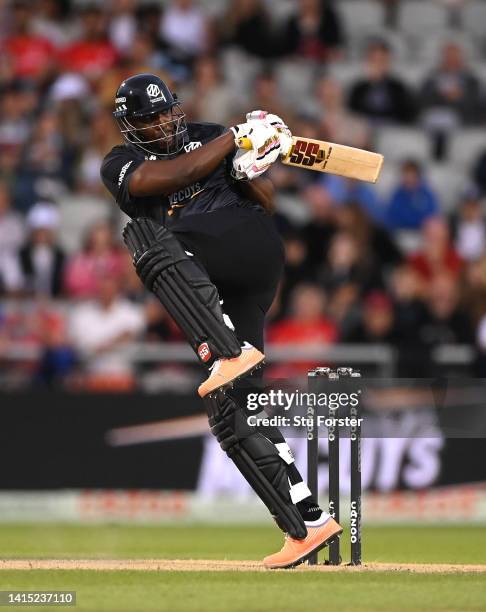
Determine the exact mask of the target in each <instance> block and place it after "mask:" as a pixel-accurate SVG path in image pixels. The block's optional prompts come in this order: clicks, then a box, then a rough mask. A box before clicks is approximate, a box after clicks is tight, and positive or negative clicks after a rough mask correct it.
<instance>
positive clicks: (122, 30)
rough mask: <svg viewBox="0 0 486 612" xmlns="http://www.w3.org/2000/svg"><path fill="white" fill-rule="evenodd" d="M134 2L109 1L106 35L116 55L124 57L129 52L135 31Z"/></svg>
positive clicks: (126, 0) (122, 0)
mask: <svg viewBox="0 0 486 612" xmlns="http://www.w3.org/2000/svg"><path fill="white" fill-rule="evenodd" d="M135 7H136V2H135V0H111V2H110V15H111V18H110V24H109V26H108V34H109V38H110V41H111V43H112V44H113V46H114V47H115V48H116V49H117V51H118V53H120V54H121V55H124V54H125V53H127V52H129V51H130V48H131V46H132V44H133V41H134V38H135V33H136V30H137V22H136V19H135Z"/></svg>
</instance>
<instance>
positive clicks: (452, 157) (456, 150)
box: [449, 128, 486, 170]
mask: <svg viewBox="0 0 486 612" xmlns="http://www.w3.org/2000/svg"><path fill="white" fill-rule="evenodd" d="M483 151H486V130H485V129H479V128H471V129H465V130H461V131H458V132H457V133H455V134H453V136H452V138H451V142H450V148H449V161H450V163H451V164H452V166H453V167H454V168H463V169H464V170H467V169H469V168H470V167H471V165H472V164H473V163H474V162H475V160H476V159H477V158H478V156H479V154H480V153H481V152H483Z"/></svg>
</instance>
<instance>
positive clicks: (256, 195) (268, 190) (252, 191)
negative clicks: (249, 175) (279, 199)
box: [239, 176, 275, 215]
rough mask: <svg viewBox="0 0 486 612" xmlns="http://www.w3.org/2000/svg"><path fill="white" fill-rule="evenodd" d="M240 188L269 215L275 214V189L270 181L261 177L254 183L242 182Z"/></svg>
mask: <svg viewBox="0 0 486 612" xmlns="http://www.w3.org/2000/svg"><path fill="white" fill-rule="evenodd" d="M239 186H240V189H241V191H242V192H243V194H244V195H245V196H246V197H247V198H248V199H250V200H255V201H256V202H258V203H259V204H261V205H262V206H263V208H264V209H265V210H266V211H267V213H268V214H269V215H272V214H273V213H274V212H275V203H274V194H275V188H274V186H273V183H272V181H271V180H270V179H268V178H266V177H263V176H259V177H258V178H255V179H253V180H252V181H241V182H240V183H239Z"/></svg>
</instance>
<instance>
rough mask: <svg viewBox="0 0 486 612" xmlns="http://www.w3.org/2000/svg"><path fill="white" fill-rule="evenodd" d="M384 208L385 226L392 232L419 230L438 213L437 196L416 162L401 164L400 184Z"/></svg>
mask: <svg viewBox="0 0 486 612" xmlns="http://www.w3.org/2000/svg"><path fill="white" fill-rule="evenodd" d="M386 208H387V210H386V211H385V215H386V220H387V225H388V227H389V228H390V229H392V230H397V229H413V230H416V229H420V227H421V226H422V224H423V223H424V221H425V220H426V219H428V218H429V217H432V216H434V215H437V214H438V213H439V211H440V206H439V201H438V199H437V195H436V194H435V193H434V191H432V189H431V187H430V186H429V185H428V183H427V181H426V179H425V177H424V175H423V172H422V168H421V167H420V165H419V163H418V162H416V161H414V160H407V161H405V162H404V163H403V164H402V168H401V180H400V184H399V185H398V187H397V188H396V189H395V190H394V192H393V193H392V195H391V198H390V201H389V202H388V204H387V206H386Z"/></svg>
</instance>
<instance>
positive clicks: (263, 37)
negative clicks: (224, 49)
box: [220, 0, 278, 59]
mask: <svg viewBox="0 0 486 612" xmlns="http://www.w3.org/2000/svg"><path fill="white" fill-rule="evenodd" d="M220 36H221V39H222V41H223V42H225V43H227V44H231V45H236V46H237V47H239V48H240V49H243V50H244V51H246V52H247V53H249V54H251V55H256V56H257V57H261V58H263V59H267V58H271V57H273V56H274V55H275V54H276V52H277V50H278V49H277V41H276V39H275V35H274V32H273V28H272V24H271V22H270V17H269V15H268V12H267V10H266V7H265V4H264V2H263V1H262V0H233V1H232V2H231V4H230V5H229V8H228V10H227V12H226V13H225V15H224V17H223V19H222V20H221V23H220Z"/></svg>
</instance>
